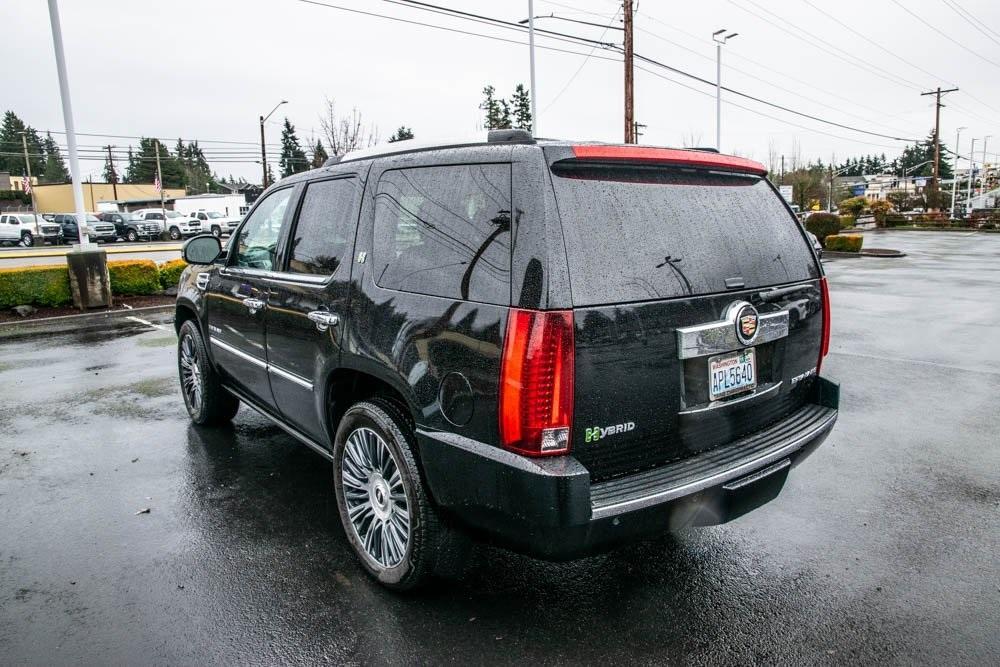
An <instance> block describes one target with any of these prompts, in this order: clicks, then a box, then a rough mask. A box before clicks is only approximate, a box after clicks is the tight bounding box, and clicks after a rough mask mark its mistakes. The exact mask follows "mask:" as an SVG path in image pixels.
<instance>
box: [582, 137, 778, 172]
mask: <svg viewBox="0 0 1000 667" xmlns="http://www.w3.org/2000/svg"><path fill="white" fill-rule="evenodd" d="M572 149H573V156H574V157H576V158H577V159H578V160H595V161H601V162H608V161H611V162H637V163H646V164H649V163H662V164H670V165H676V166H680V167H700V168H704V169H722V170H725V171H736V172H740V173H744V174H756V175H757V176H765V175H767V168H766V167H764V165H762V164H761V163H760V162H755V161H753V160H748V159H747V158H743V157H738V156H736V155H721V154H719V153H716V152H708V151H702V150H683V149H679V148H655V147H652V146H615V145H610V144H591V145H576V146H573V147H572Z"/></svg>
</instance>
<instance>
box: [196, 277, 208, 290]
mask: <svg viewBox="0 0 1000 667" xmlns="http://www.w3.org/2000/svg"><path fill="white" fill-rule="evenodd" d="M208 280H209V276H208V274H207V273H199V274H198V276H197V277H196V278H195V279H194V284H195V285H196V286H197V287H198V289H200V290H204V289H208Z"/></svg>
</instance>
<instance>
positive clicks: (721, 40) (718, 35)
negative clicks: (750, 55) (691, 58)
mask: <svg viewBox="0 0 1000 667" xmlns="http://www.w3.org/2000/svg"><path fill="white" fill-rule="evenodd" d="M725 32H726V29H725V28H722V29H720V30H716V31H715V32H713V33H712V39H713V40H714V41H715V150H717V151H721V150H722V45H723V44H725V43H726V42H727V41H728V40H730V39H732V38H733V37H736V35H738V34H739V33H736V32H731V33H729V34H728V35H727V34H725Z"/></svg>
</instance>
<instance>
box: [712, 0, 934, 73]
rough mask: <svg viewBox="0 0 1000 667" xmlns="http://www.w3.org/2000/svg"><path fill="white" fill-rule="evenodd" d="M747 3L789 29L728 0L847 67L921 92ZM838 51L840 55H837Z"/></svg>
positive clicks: (786, 21) (788, 22) (730, 1)
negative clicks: (784, 24) (820, 44)
mask: <svg viewBox="0 0 1000 667" xmlns="http://www.w3.org/2000/svg"><path fill="white" fill-rule="evenodd" d="M747 2H748V3H749V4H751V5H753V6H754V7H756V8H757V9H758V10H759V11H760V12H764V13H765V14H770V15H771V16H773V17H775V18H776V19H778V20H780V21H781V22H783V23H786V24H788V25H789V26H790V27H791V29H789V28H785V27H784V26H781V25H778V24H777V23H775V22H774V21H772V20H770V19H768V18H767V17H765V16H760V14H759V13H757V12H752V11H750V10H749V9H747V8H746V7H743V6H742V5H739V4H737V3H736V1H735V0H729V4H731V5H733V6H734V7H736V8H737V9H739V10H740V11H743V12H746V13H747V14H749V15H750V16H753V17H754V18H756V19H758V20H760V21H764V22H765V23H768V24H770V25H772V26H773V27H775V28H777V29H778V30H781V31H782V32H785V33H787V34H789V35H791V36H792V37H794V38H795V39H797V40H799V41H801V42H804V43H806V44H808V45H809V46H810V47H811V48H819V49H820V50H821V51H825V52H826V53H828V54H830V55H832V56H833V57H835V58H837V59H838V60H841V61H843V62H845V63H847V64H848V65H851V66H852V67H856V68H857V69H860V70H862V71H864V72H866V73H868V74H873V75H875V76H877V77H879V78H880V79H884V80H886V81H888V82H890V83H893V84H896V85H897V86H902V87H904V88H911V89H913V90H922V87H921V85H920V84H919V83H915V82H913V81H909V80H907V79H904V78H903V77H901V76H898V75H894V74H892V73H891V72H888V71H887V70H884V69H882V68H880V67H876V66H873V65H869V64H868V63H865V62H864V61H861V60H860V59H858V58H856V57H855V56H852V55H851V54H850V53H847V52H846V51H844V50H843V49H841V48H840V47H838V46H836V45H833V44H830V42H827V41H826V40H825V39H823V38H822V37H819V36H817V35H815V34H813V33H811V32H809V31H808V30H804V29H803V28H801V27H799V26H797V25H795V24H794V23H792V22H791V21H788V20H787V19H784V18H782V17H780V16H778V15H777V14H774V13H773V12H770V11H768V10H767V9H765V8H764V7H761V6H760V5H758V4H757V3H755V2H753V0H747ZM803 35H808V36H809V39H807V38H806V37H804V36H803ZM816 42H820V43H822V44H830V46H831V47H832V48H827V47H824V46H819V45H818V44H817V43H816ZM838 51H839V52H840V53H837V52H838ZM859 63H860V64H859Z"/></svg>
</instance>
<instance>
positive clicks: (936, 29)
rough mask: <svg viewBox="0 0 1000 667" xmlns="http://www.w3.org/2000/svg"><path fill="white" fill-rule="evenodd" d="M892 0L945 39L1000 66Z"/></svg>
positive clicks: (894, 0)
mask: <svg viewBox="0 0 1000 667" xmlns="http://www.w3.org/2000/svg"><path fill="white" fill-rule="evenodd" d="M891 1H892V4H894V5H896V6H897V7H899V8H900V9H902V10H903V11H904V12H906V13H907V14H909V15H910V16H912V17H913V18H915V19H917V20H918V21H920V22H921V23H923V24H924V25H925V26H927V27H928V28H930V29H931V30H933V31H934V32H936V33H937V34H939V35H941V36H942V37H944V38H945V39H947V40H948V41H949V42H953V43H954V44H957V45H958V46H960V47H962V48H963V49H965V50H966V51H968V52H969V53H971V54H972V55H974V56H976V57H977V58H979V59H981V60H985V61H986V62H988V63H989V64H991V65H993V66H994V67H998V68H1000V63H998V62H996V61H995V60H990V59H989V58H987V57H986V56H984V55H983V54H981V53H979V52H978V51H974V50H972V49H970V48H969V47H967V46H966V45H965V44H962V42H960V41H958V40H957V39H955V38H954V37H952V36H951V35H949V34H948V33H946V32H944V31H943V30H941V29H940V28H938V27H937V26H936V25H934V24H932V23H928V22H927V21H925V20H924V19H923V17H921V16H920V15H919V14H917V13H915V12H914V11H912V10H911V9H910V8H909V7H907V6H906V5H904V4H901V3H900V2H899V0H891Z"/></svg>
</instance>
